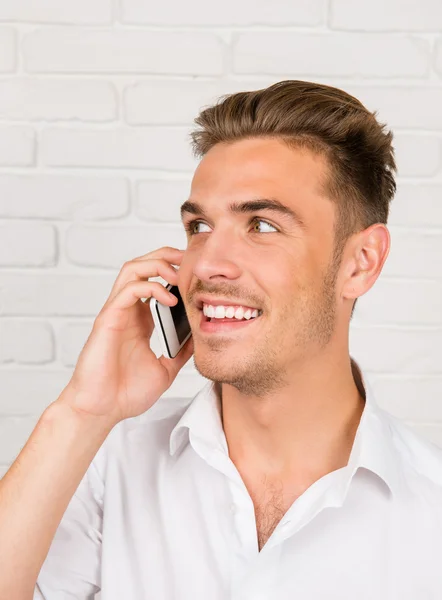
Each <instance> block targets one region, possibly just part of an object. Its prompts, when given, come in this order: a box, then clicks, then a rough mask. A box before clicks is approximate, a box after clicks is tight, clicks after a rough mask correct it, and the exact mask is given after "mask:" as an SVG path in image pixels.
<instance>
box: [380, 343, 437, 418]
mask: <svg viewBox="0 0 442 600" xmlns="http://www.w3.org/2000/svg"><path fill="white" fill-rule="evenodd" d="M376 347H377V348H378V347H379V346H376ZM371 384H372V388H373V391H374V394H375V396H376V400H377V402H378V404H379V406H381V407H382V408H383V409H384V410H387V411H388V412H389V413H391V414H392V415H394V416H396V417H397V418H399V419H403V420H407V421H414V422H418V421H426V422H431V421H442V377H441V376H431V377H429V376H427V377H422V376H416V377H412V376H410V377H408V376H404V374H401V375H400V376H397V375H395V376H390V377H387V376H379V377H378V378H375V377H372V378H371Z"/></svg>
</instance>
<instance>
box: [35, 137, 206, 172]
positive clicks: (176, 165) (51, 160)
mask: <svg viewBox="0 0 442 600" xmlns="http://www.w3.org/2000/svg"><path fill="white" fill-rule="evenodd" d="M188 133H189V132H188V131H184V130H183V129H163V128H159V127H158V128H154V127H152V128H149V129H139V130H137V129H125V128H122V127H121V128H118V129H112V130H86V129H65V128H59V129H57V128H48V129H46V130H44V131H43V132H42V134H41V142H40V149H41V150H40V151H41V160H42V162H43V164H45V165H48V166H57V167H60V166H64V167H113V168H116V169H118V168H123V167H130V168H148V169H167V170H183V171H186V170H188V171H193V170H194V169H195V167H196V165H197V161H196V159H194V158H193V156H192V151H191V146H190V142H189V139H188Z"/></svg>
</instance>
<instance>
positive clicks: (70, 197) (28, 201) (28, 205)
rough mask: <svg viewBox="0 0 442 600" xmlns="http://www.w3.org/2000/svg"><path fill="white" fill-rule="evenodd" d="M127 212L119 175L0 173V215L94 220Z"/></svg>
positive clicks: (125, 184)
mask: <svg viewBox="0 0 442 600" xmlns="http://www.w3.org/2000/svg"><path fill="white" fill-rule="evenodd" d="M128 211H129V188H128V182H127V181H126V180H125V179H123V178H117V177H84V176H83V177H82V176H70V175H52V174H50V175H45V174H39V175H8V174H5V175H1V174H0V217H11V218H14V219H17V218H37V219H57V220H60V221H77V220H78V221H89V220H90V221H94V220H106V219H118V218H121V217H124V216H126V215H127V214H128Z"/></svg>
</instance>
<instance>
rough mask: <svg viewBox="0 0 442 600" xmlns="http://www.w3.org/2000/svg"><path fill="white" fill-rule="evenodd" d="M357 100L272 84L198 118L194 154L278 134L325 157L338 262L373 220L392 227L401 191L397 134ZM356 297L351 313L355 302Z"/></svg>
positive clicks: (327, 90) (321, 88) (301, 84)
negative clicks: (390, 222)
mask: <svg viewBox="0 0 442 600" xmlns="http://www.w3.org/2000/svg"><path fill="white" fill-rule="evenodd" d="M376 115H377V111H374V112H373V113H371V112H370V111H369V110H367V109H366V108H365V107H364V106H363V104H362V103H361V102H360V101H359V100H358V99H357V98H355V97H353V96H351V95H350V94H348V93H347V92H344V91H343V90H340V89H338V88H335V87H331V86H328V85H322V84H319V83H313V82H309V81H299V80H287V81H280V82H278V83H275V84H273V85H271V86H270V87H267V88H264V89H259V90H255V91H250V92H238V93H236V94H227V95H224V96H221V97H220V98H219V99H218V102H217V103H216V104H215V105H213V106H210V107H207V108H205V109H204V110H202V111H201V112H200V114H199V115H198V116H197V117H196V119H195V123H196V125H198V126H199V127H200V129H196V130H195V131H193V132H191V134H190V137H191V144H192V150H193V154H194V156H196V157H198V158H201V157H203V156H204V155H205V154H206V153H207V152H208V151H209V150H210V148H212V146H214V145H215V144H218V143H220V142H234V141H236V140H241V139H245V138H253V137H273V138H275V137H277V138H280V139H281V140H282V141H284V142H285V143H286V144H287V145H288V146H289V147H291V148H307V149H309V150H311V151H313V152H314V153H317V154H321V155H323V156H325V157H326V158H327V159H328V161H327V164H328V165H329V172H328V174H327V179H326V180H325V181H324V182H322V193H324V194H326V195H327V196H328V197H329V198H330V199H331V200H332V201H333V202H334V203H335V204H336V206H337V215H336V217H337V218H336V220H335V227H334V236H335V244H334V252H333V264H335V265H336V264H338V265H339V263H340V260H341V257H342V252H343V250H344V246H345V242H346V241H347V239H348V238H349V237H350V236H351V235H352V234H353V233H356V232H358V231H361V230H363V229H366V228H367V227H369V226H370V225H372V224H373V223H387V219H388V213H389V203H390V201H391V200H392V199H393V196H394V194H395V192H396V183H395V180H394V172H396V171H397V168H396V163H395V158H394V148H393V146H392V140H393V133H392V132H391V131H384V129H385V127H386V125H385V124H382V123H379V122H378V121H377V120H376ZM356 301H357V299H356V300H355V302H354V304H353V309H352V313H351V315H352V316H353V311H354V308H355V305H356Z"/></svg>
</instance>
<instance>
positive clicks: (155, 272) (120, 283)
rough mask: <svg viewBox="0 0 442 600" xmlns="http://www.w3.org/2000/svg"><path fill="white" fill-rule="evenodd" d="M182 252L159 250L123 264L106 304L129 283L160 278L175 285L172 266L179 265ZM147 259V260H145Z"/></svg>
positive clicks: (176, 279)
mask: <svg viewBox="0 0 442 600" xmlns="http://www.w3.org/2000/svg"><path fill="white" fill-rule="evenodd" d="M183 252H184V251H183V250H178V249H176V248H169V247H165V248H160V249H159V250H156V251H154V252H149V253H148V254H145V255H144V256H141V257H138V258H136V259H134V260H131V261H128V262H126V263H124V265H123V267H122V268H121V270H120V273H119V274H118V277H117V279H116V280H115V283H114V285H113V287H112V289H111V292H110V294H109V298H108V300H107V302H106V304H108V303H109V302H111V301H112V300H113V299H114V298H115V297H116V295H117V294H118V293H119V292H120V291H121V290H122V289H123V287H124V286H126V285H127V284H128V283H129V282H130V281H140V280H146V279H148V278H149V277H158V276H160V277H162V278H163V279H165V280H166V281H167V282H168V283H172V284H174V285H176V284H177V283H178V276H177V271H176V269H175V268H174V267H173V266H172V265H173V264H177V265H179V264H181V258H182V255H183ZM145 257H148V258H145Z"/></svg>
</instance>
